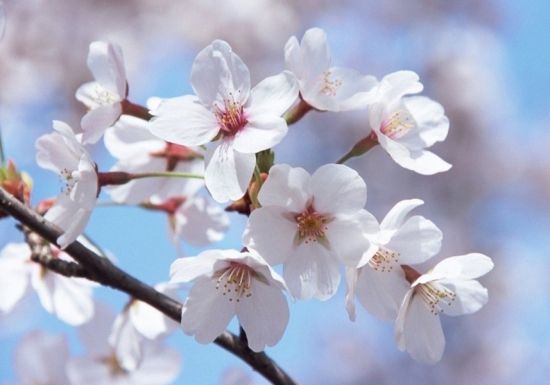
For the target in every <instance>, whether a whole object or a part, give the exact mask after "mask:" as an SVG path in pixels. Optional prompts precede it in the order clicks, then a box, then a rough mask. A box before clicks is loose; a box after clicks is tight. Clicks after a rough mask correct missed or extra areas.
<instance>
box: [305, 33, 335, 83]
mask: <svg viewBox="0 0 550 385" xmlns="http://www.w3.org/2000/svg"><path fill="white" fill-rule="evenodd" d="M300 51H301V54H302V66H303V67H304V68H307V74H306V77H305V79H304V81H305V82H306V84H311V83H312V80H313V79H316V78H317V77H318V76H319V75H320V74H322V73H323V72H324V71H326V70H327V69H328V68H329V67H330V51H329V47H328V43H327V35H326V33H325V31H323V30H322V29H320V28H310V29H308V30H307V31H306V32H305V33H304V36H303V37H302V41H301V44H300Z"/></svg>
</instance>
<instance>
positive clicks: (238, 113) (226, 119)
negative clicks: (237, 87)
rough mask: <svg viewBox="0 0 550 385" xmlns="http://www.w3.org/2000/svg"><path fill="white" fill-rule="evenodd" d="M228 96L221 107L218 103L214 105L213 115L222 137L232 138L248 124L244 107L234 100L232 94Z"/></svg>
mask: <svg viewBox="0 0 550 385" xmlns="http://www.w3.org/2000/svg"><path fill="white" fill-rule="evenodd" d="M229 96H230V98H229V99H225V100H224V101H223V106H222V105H221V104H219V103H218V104H215V105H214V114H215V115H216V119H217V120H218V124H219V125H220V130H221V131H222V134H223V135H224V136H234V135H235V134H236V133H237V132H239V131H240V130H241V129H242V128H243V127H244V126H245V125H246V124H247V123H248V120H247V119H246V117H245V114H244V107H243V106H242V105H241V104H240V103H239V102H237V101H236V100H235V98H234V97H233V94H232V93H229Z"/></svg>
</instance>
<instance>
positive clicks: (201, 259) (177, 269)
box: [170, 250, 224, 283]
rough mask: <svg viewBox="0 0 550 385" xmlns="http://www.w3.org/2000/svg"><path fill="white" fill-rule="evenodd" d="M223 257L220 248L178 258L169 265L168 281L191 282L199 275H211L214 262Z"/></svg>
mask: <svg viewBox="0 0 550 385" xmlns="http://www.w3.org/2000/svg"><path fill="white" fill-rule="evenodd" d="M222 258H224V254H223V252H222V251H221V250H207V251H204V252H202V253H200V254H199V255H198V256H197V257H185V258H178V259H176V260H175V261H174V262H172V265H171V266H170V283H179V282H191V281H193V280H195V279H197V278H199V277H201V276H208V277H211V276H212V274H213V273H214V270H213V269H214V263H215V262H216V261H217V260H219V259H222Z"/></svg>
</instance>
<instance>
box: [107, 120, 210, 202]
mask: <svg viewBox="0 0 550 385" xmlns="http://www.w3.org/2000/svg"><path fill="white" fill-rule="evenodd" d="M104 141H105V147H107V150H108V151H109V152H110V153H111V155H112V156H113V157H115V158H116V159H118V161H117V163H116V164H115V165H114V166H113V167H112V168H111V170H110V171H125V172H129V173H146V172H163V171H174V172H186V173H190V174H196V175H203V174H204V161H203V160H202V159H201V155H200V153H199V152H198V150H197V149H195V148H193V149H191V148H186V147H182V146H179V145H176V144H171V143H167V142H165V141H164V140H161V139H159V138H158V137H156V136H154V135H152V134H151V133H150V132H149V130H148V129H147V122H146V121H145V120H143V119H139V118H136V117H133V116H129V115H122V116H121V117H120V119H119V121H118V122H117V123H116V124H115V125H114V126H113V128H112V129H110V130H108V131H107V132H106V133H105V136H104ZM202 186H204V182H203V181H202V180H200V179H193V178H144V179H136V180H132V181H130V182H128V183H125V184H123V185H119V186H108V187H106V191H107V192H108V193H109V195H110V196H111V198H112V199H113V200H114V201H115V202H124V203H128V204H138V203H140V202H143V201H145V200H147V199H150V198H151V199H152V200H154V201H162V200H165V199H168V198H171V197H173V196H181V195H183V196H192V195H194V194H195V193H196V192H197V191H198V190H199V189H200V188H201V187H202Z"/></svg>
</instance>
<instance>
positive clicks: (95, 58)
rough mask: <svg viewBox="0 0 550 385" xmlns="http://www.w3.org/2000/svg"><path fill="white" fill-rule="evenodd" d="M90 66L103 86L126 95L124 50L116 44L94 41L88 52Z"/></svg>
mask: <svg viewBox="0 0 550 385" xmlns="http://www.w3.org/2000/svg"><path fill="white" fill-rule="evenodd" d="M88 68H90V71H92V74H93V75H94V78H95V80H96V81H97V82H98V83H99V84H101V86H102V87H104V88H106V89H107V90H109V91H111V92H113V93H115V94H117V95H118V96H120V97H121V99H123V98H125V97H126V70H125V69H124V59H123V57H122V50H121V49H120V47H119V46H118V45H116V44H112V43H107V42H104V41H94V42H92V43H91V44H90V51H89V53H88Z"/></svg>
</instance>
